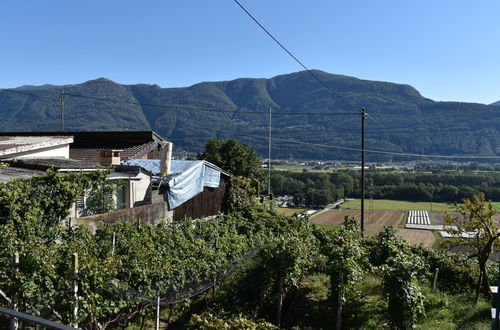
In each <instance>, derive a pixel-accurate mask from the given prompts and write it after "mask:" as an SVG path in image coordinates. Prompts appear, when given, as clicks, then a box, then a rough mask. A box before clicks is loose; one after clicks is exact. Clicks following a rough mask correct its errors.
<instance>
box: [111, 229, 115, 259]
mask: <svg viewBox="0 0 500 330" xmlns="http://www.w3.org/2000/svg"><path fill="white" fill-rule="evenodd" d="M115 243H116V232H113V239H112V247H111V255H115Z"/></svg>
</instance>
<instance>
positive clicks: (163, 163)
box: [160, 142, 173, 176]
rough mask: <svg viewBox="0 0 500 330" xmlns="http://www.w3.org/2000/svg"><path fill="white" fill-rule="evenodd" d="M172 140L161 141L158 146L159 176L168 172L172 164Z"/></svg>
mask: <svg viewBox="0 0 500 330" xmlns="http://www.w3.org/2000/svg"><path fill="white" fill-rule="evenodd" d="M172 149H173V143H172V142H163V143H162V144H161V148H160V173H161V176H167V175H169V174H170V167H171V164H172Z"/></svg>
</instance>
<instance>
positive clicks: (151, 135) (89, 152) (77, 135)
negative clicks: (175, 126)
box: [0, 131, 165, 163]
mask: <svg viewBox="0 0 500 330" xmlns="http://www.w3.org/2000/svg"><path fill="white" fill-rule="evenodd" d="M9 137H11V138H12V137H15V138H17V139H18V140H20V141H25V142H26V143H28V141H39V140H43V139H47V140H48V141H58V140H61V141H64V140H66V141H68V142H67V144H69V148H68V150H69V154H68V157H64V158H71V159H77V160H83V161H86V162H94V163H99V161H100V155H101V152H103V151H110V150H120V161H125V160H129V159H155V158H156V159H158V158H159V150H160V147H161V144H162V143H163V142H165V139H163V138H162V137H161V136H160V135H158V134H157V133H155V132H153V131H93V132H14V133H6V132H2V133H0V143H1V141H2V139H4V138H9ZM1 149H2V145H1V144H0V150H1ZM44 157H45V156H44ZM46 157H59V156H58V155H56V156H51V155H47V156H46ZM2 158H3V157H2V154H1V153H0V159H2ZM30 158H40V157H38V156H31V157H30Z"/></svg>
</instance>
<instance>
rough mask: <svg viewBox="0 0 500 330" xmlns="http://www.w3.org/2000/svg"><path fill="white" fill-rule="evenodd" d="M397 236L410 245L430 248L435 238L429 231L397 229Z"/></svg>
mask: <svg viewBox="0 0 500 330" xmlns="http://www.w3.org/2000/svg"><path fill="white" fill-rule="evenodd" d="M397 235H398V236H399V237H401V238H402V239H404V240H405V241H407V242H408V243H410V244H411V245H423V246H426V247H432V245H433V244H434V242H436V236H435V235H434V233H433V232H432V231H430V230H418V229H398V232H397Z"/></svg>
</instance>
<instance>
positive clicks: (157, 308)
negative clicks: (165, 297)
mask: <svg viewBox="0 0 500 330" xmlns="http://www.w3.org/2000/svg"><path fill="white" fill-rule="evenodd" d="M155 330H160V296H158V297H156V319H155Z"/></svg>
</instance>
